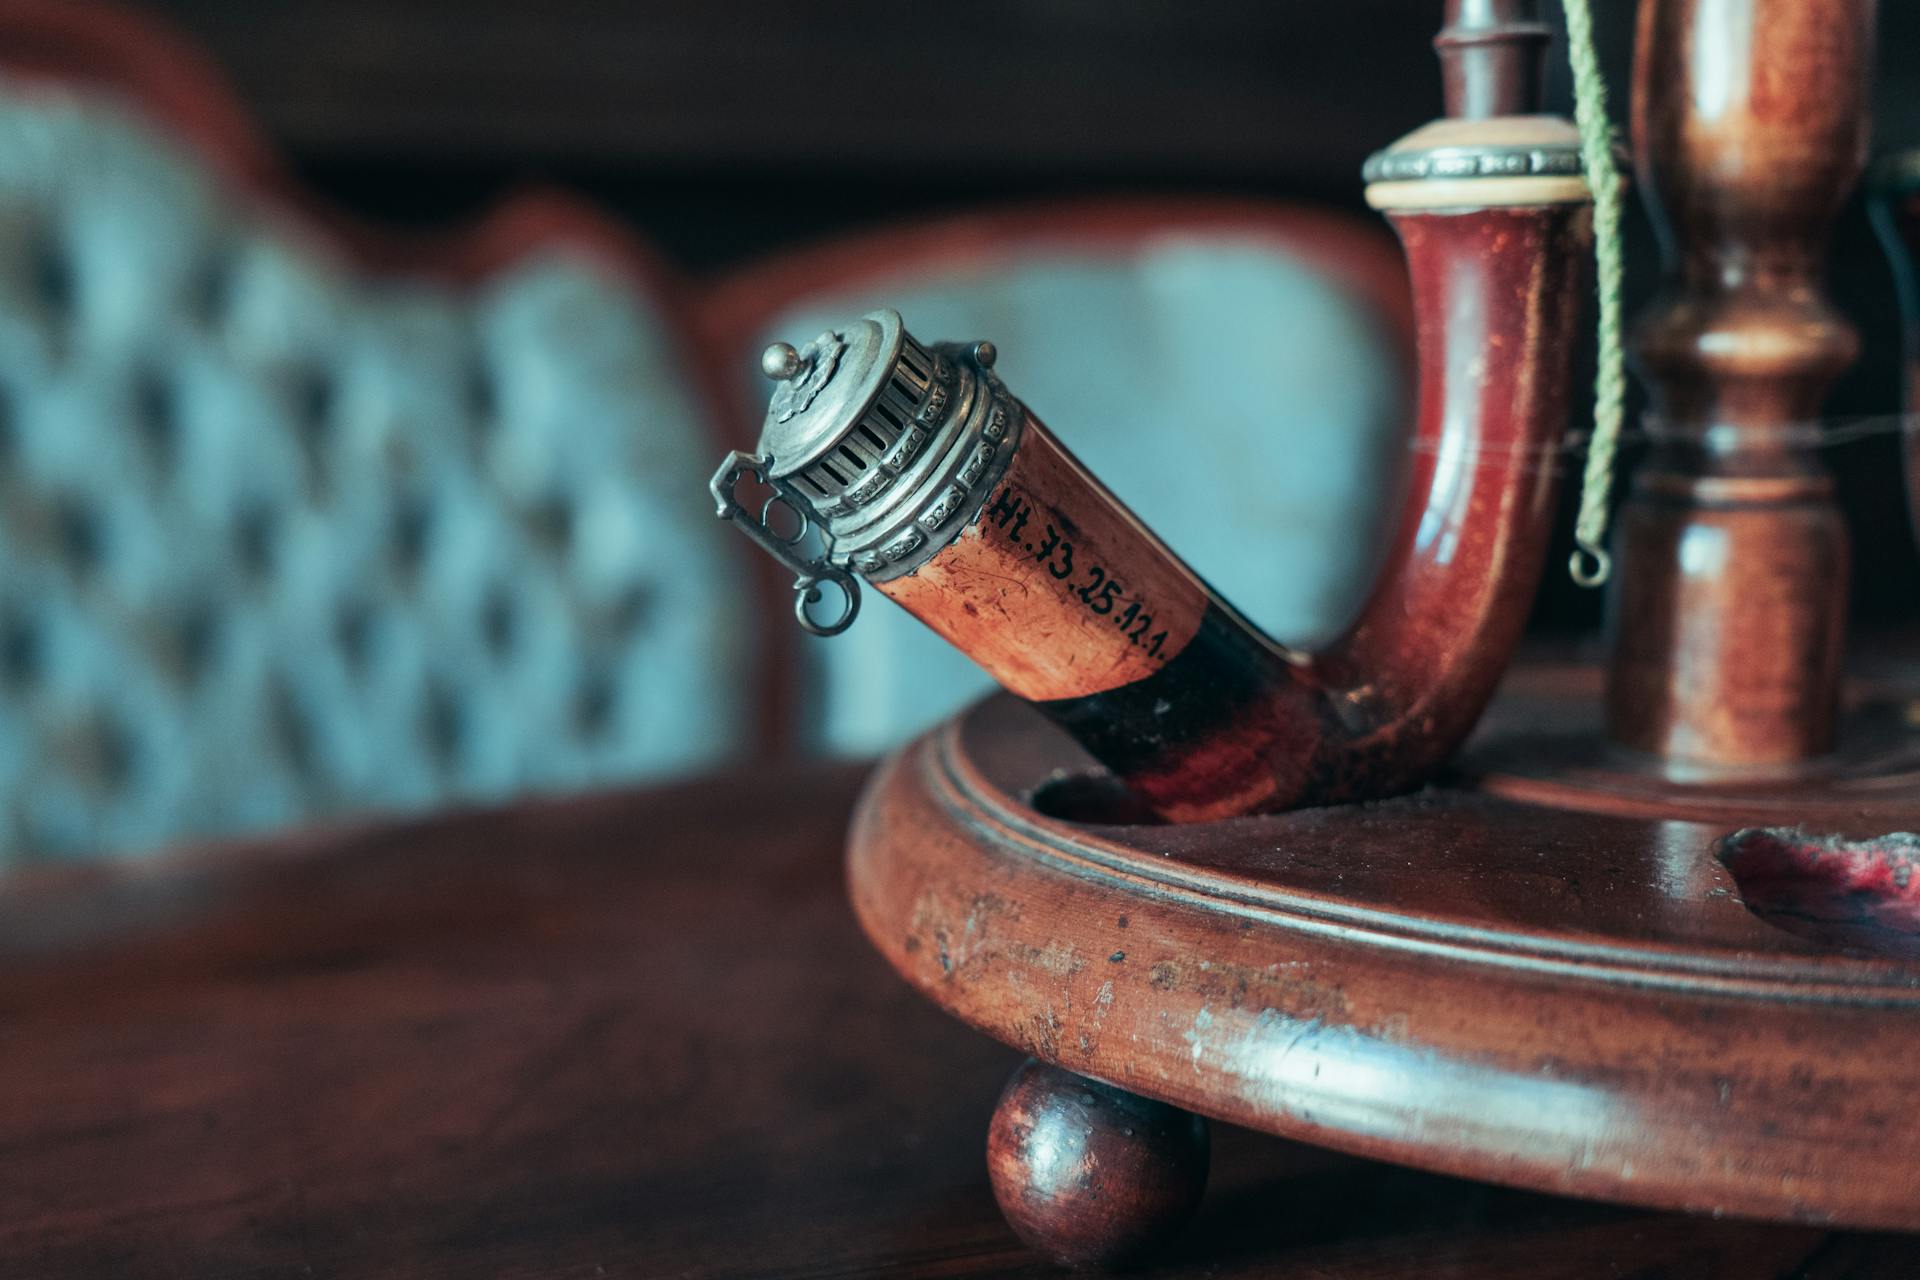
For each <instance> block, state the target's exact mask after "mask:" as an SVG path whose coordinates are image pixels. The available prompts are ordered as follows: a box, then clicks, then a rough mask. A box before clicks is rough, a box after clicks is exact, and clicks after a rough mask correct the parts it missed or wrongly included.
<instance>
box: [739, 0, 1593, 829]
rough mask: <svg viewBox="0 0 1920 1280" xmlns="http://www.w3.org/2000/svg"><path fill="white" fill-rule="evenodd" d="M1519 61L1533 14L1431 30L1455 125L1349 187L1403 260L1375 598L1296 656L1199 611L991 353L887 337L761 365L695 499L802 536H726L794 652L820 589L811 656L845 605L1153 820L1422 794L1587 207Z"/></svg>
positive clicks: (1537, 549)
mask: <svg viewBox="0 0 1920 1280" xmlns="http://www.w3.org/2000/svg"><path fill="white" fill-rule="evenodd" d="M1543 39H1544V28H1543V27H1541V25H1540V24H1539V22H1538V13H1537V4H1536V3H1535V0H1450V3H1449V5H1448V8H1447V28H1446V30H1445V31H1443V32H1442V34H1441V36H1440V38H1439V39H1438V40H1437V41H1436V43H1437V44H1438V46H1439V48H1440V51H1441V56H1442V62H1443V65H1444V66H1445V67H1446V71H1447V74H1446V79H1447V86H1448V89H1447V92H1448V101H1449V106H1450V109H1451V110H1452V111H1453V112H1454V116H1453V117H1452V118H1449V119H1444V120H1440V121H1437V122H1435V123H1434V124H1431V125H1429V126H1427V127H1426V128H1424V129H1420V130H1417V131H1415V132H1414V133H1413V134H1410V135H1409V136H1408V137H1406V138H1404V139H1402V140H1401V141H1400V142H1399V143H1396V144H1395V145H1394V146H1393V147H1391V148H1389V149H1388V150H1387V151H1385V152H1382V153H1381V154H1380V155H1378V156H1375V157H1374V158H1373V159H1372V160H1370V161H1369V162H1368V168H1367V173H1368V180H1369V186H1368V188H1367V197H1368V200H1369V201H1370V202H1371V203H1372V204H1374V206H1375V207H1376V208H1379V209H1381V210H1383V211H1384V212H1385V213H1386V214H1387V215H1388V217H1389V218H1390V219H1391V220H1392V222H1393V225H1394V227H1395V229H1396V231H1397V232H1398V233H1399V236H1400V239H1401V242H1402V244H1403V246H1404V247H1405V250H1406V257H1407V263H1408V267H1409V271H1410V274H1411V283H1412V293H1413V299H1414V308H1415V313H1416V319H1417V332H1418V343H1417V345H1418V355H1419V361H1420V403H1419V410H1418V421H1417V423H1416V425H1415V426H1414V428H1413V430H1412V432H1411V433H1410V439H1409V443H1410V450H1409V454H1408V457H1409V459H1410V470H1411V473H1412V474H1411V481H1410V483H1409V485H1408V488H1407V499H1406V501H1407V505H1406V507H1405V509H1404V511H1403V513H1402V515H1401V518H1400V520H1399V523H1398V526H1397V528H1396V530H1395V532H1394V533H1393V535H1392V538H1391V540H1390V543H1389V549H1388V554H1387V558H1386V563H1385V568H1384V569H1383V571H1382V573H1381V576H1380V578H1379V580H1378V582H1377V584H1376V586H1375V589H1374V591H1373V592H1372V594H1371V596H1370V598H1369V599H1368V601H1367V603H1366V605H1365V606H1364V608H1363V609H1362V610H1361V612H1360V615H1359V617H1358V618H1357V619H1356V620H1355V621H1354V623H1353V624H1352V625H1351V626H1350V627H1349V628H1348V630H1347V631H1346V632H1345V633H1344V634H1343V635H1342V636H1340V637H1339V638H1338V639H1337V640H1336V641H1334V642H1333V643H1332V644H1330V645H1328V646H1326V647H1324V648H1323V649H1322V650H1320V651H1318V652H1315V653H1305V652H1301V651H1298V650H1292V649H1288V648H1286V647H1284V646H1282V645H1280V644H1277V643H1275V642H1274V641H1273V640H1271V639H1269V638H1268V637H1266V636H1265V635H1263V634H1262V633H1261V632H1260V631H1259V630H1258V629H1257V628H1255V627H1253V626H1252V625H1251V624H1250V623H1248V622H1247V621H1246V619H1245V618H1243V617H1242V616H1241V615H1240V614H1239V613H1238V612H1237V611H1236V610H1235V609H1233V608H1232V606H1230V605H1229V604H1227V603H1226V602H1225V601H1223V600H1221V599H1220V598H1219V597H1218V596H1217V595H1216V594H1215V593H1214V592H1213V591H1211V590H1210V589H1209V588H1208V587H1207V586H1206V584H1205V583H1204V582H1202V581H1201V579H1200V578H1199V576H1198V575H1196V574H1195V573H1194V572H1193V570H1192V569H1190V568H1188V567H1187V565H1186V564H1184V563H1183V562H1182V561H1181V560H1180V559H1179V558H1178V557H1177V556H1176V555H1174V554H1173V552H1172V551H1170V550H1169V549H1168V548H1167V547H1166V545H1165V544H1164V543H1162V542H1161V541H1160V540H1159V539H1158V538H1157V537H1155V536H1154V535H1153V534H1152V533H1151V532H1150V531H1149V530H1148V529H1146V528H1145V527H1144V526H1143V525H1142V524H1141V523H1140V521H1139V520H1138V519H1137V518H1135V517H1134V515H1133V514H1132V513H1131V512H1129V511H1128V510H1127V509H1126V508H1125V507H1124V506H1123V505H1122V504H1121V503H1120V502H1119V501H1117V500H1116V499H1115V498H1114V497H1113V495H1112V494H1111V493H1109V492H1108V491H1107V489H1106V488H1105V487H1104V486H1103V485H1101V484H1100V482H1099V481H1098V480H1097V479H1095V478H1094V477H1093V476H1092V475H1090V474H1089V473H1088V472H1087V470H1086V469H1085V468H1084V467H1082V466H1081V465H1080V464H1079V463H1078V462H1077V461H1076V460H1075V459H1074V458H1073V457H1072V456H1071V455H1070V454H1069V453H1068V452H1067V450H1066V449H1065V448H1063V447H1062V446H1061V444H1060V443H1059V441H1058V440H1056V439H1055V438H1054V437H1053V435H1052V434H1051V433H1050V432H1048V431H1047V429H1046V428H1045V426H1043V425H1042V424H1041V423H1040V422H1039V421H1038V419H1036V418H1035V417H1034V416H1033V415H1032V414H1030V413H1029V412H1028V411H1027V410H1026V408H1025V406H1023V405H1021V404H1020V402H1019V401H1017V400H1015V399H1014V398H1013V397H1012V396H1011V395H1010V394H1009V393H1008V392H1007V389H1006V388H1005V387H1004V386H1002V385H1001V384H1000V382H999V381H998V379H997V378H996V377H995V376H994V375H993V374H992V371H991V368H992V364H993V358H992V356H993V353H992V349H991V347H990V346H988V345H986V344H976V345H974V346H972V347H961V346H944V347H942V346H934V347H928V346H923V345H922V344H920V343H918V342H916V341H914V340H913V339H912V337H911V335H908V334H906V332H905V330H904V329H903V328H902V326H901V324H900V319H899V317H898V316H897V315H894V314H893V313H891V312H877V313H874V314H873V315H870V316H868V317H866V319H865V320H863V321H861V322H860V323H859V324H858V325H854V326H850V327H849V328H848V329H847V330H846V331H844V332H840V331H836V332H830V333H826V334H823V335H821V336H820V337H819V338H816V339H815V340H814V341H813V342H812V343H810V344H808V346H807V347H806V348H805V350H798V349H795V348H793V347H789V346H786V345H785V344H776V345H775V346H774V347H772V348H769V350H768V352H767V353H766V356H765V357H764V358H763V361H762V367H763V369H764V370H765V371H766V372H767V373H768V375H769V376H770V377H772V378H774V379H775V380H776V381H777V382H778V383H779V384H780V386H779V388H778V389H777V390H776V392H775V394H774V403H773V407H772V409H771V410H770V411H769V417H768V422H767V427H766V429H765V432H764V434H763V435H762V438H761V450H760V453H759V455H758V456H749V455H734V456H733V457H732V458H730V459H729V461H728V463H727V464H726V465H723V467H722V469H721V472H720V474H719V475H717V476H716V477H715V480H714V486H713V488H714V494H715V496H716V498H717V499H718V500H719V507H720V511H721V514H722V515H724V516H728V517H729V518H735V519H742V518H743V517H744V515H745V507H744V506H743V504H741V503H740V501H739V500H738V499H737V497H736V496H735V493H734V483H735V481H736V480H737V479H738V477H739V476H740V475H741V474H742V473H743V472H747V471H752V472H755V473H757V474H760V475H762V477H763V478H765V479H766V480H767V482H768V483H769V484H772V485H773V486H774V487H775V489H776V491H777V498H776V500H777V501H785V502H786V503H787V504H788V505H790V506H793V507H795V508H796V510H797V511H798V512H799V513H800V514H801V515H802V516H803V518H802V519H801V520H800V521H799V522H798V523H799V525H800V527H801V529H802V530H803V531H804V529H805V528H806V527H808V525H809V524H810V523H817V524H818V525H819V526H821V527H824V528H825V529H826V530H827V532H828V535H829V541H830V543H831V548H832V549H830V550H829V551H828V552H827V554H826V558H824V559H819V560H809V559H807V558H805V557H804V556H801V555H799V554H798V553H797V552H796V551H795V550H794V548H795V547H796V546H797V545H798V539H799V537H800V535H795V536H794V538H793V539H788V538H785V537H782V536H777V535H775V534H773V533H772V532H771V530H770V528H769V526H768V524H767V522H766V518H765V513H764V512H763V514H762V518H761V519H760V520H758V521H754V520H751V519H744V520H743V523H744V524H745V526H746V528H747V531H748V532H749V533H751V534H753V536H755V537H756V538H757V539H758V540H759V541H761V542H762V544H763V545H765V546H767V547H768V549H769V550H771V551H773V552H774V554H775V555H777V556H780V557H781V558H782V559H783V560H785V561H786V562H787V563H788V564H789V565H790V566H791V567H793V568H794V569H795V571H796V572H797V573H798V574H799V575H800V576H799V579H798V582H797V584H796V585H797V587H798V588H799V589H800V593H801V594H800V600H801V611H802V620H803V622H804V621H806V620H807V616H808V615H807V614H806V610H805V606H806V602H807V601H809V600H811V599H814V598H816V594H817V592H816V589H817V586H818V584H820V583H822V582H826V581H833V582H835V583H838V584H839V585H841V586H842V588H843V590H844V591H845V594H846V600H847V607H846V609H845V610H844V611H843V613H842V614H841V615H840V617H839V619H838V621H836V622H835V623H833V624H832V625H831V626H821V627H817V628H816V629H817V630H823V631H831V630H835V629H838V628H839V627H841V626H844V625H846V624H848V623H850V622H851V620H852V618H853V616H854V613H855V612H856V610H857V603H858V588H857V586H856V585H854V584H852V582H851V575H853V574H858V575H860V576H861V577H862V578H863V579H865V580H866V581H867V582H868V583H870V584H871V585H872V586H873V587H874V588H876V589H877V590H879V591H880V592H882V593H883V594H885V595H887V596H889V597H890V598H892V599H893V600H894V601H895V602H896V603H898V604H900V605H901V606H903V607H904V608H906V609H907V610H908V611H909V612H911V613H913V614H914V615H915V616H916V617H918V618H919V619H920V620H921V621H923V622H925V623H926V624H927V625H928V626H929V627H931V628H933V629H934V630H935V631H937V632H939V633H940V634H941V635H943V636H945V637H946V638H947V639H948V640H950V641H952V642H953V644H954V645H955V646H957V647H958V648H959V649H960V650H961V651H962V652H964V653H966V654H967V655H968V656H970V657H971V658H973V659H974V661H976V662H978V663H979V664H980V665H981V666H982V667H984V668H985V669H986V670H987V671H988V672H989V673H990V674H991V675H993V676H994V677H995V678H996V679H997V680H999V682H1000V683H1001V684H1002V685H1003V686H1004V687H1006V688H1007V689H1009V690H1011V691H1012V692H1013V693H1015V694H1017V695H1019V696H1020V697H1022V698H1025V699H1026V700H1028V701H1029V702H1031V703H1032V704H1034V705H1035V706H1037V707H1039V708H1040V709H1041V710H1042V711H1043V712H1045V713H1046V714H1047V715H1049V716H1050V717H1052V718H1053V719H1054V720H1055V721H1056V722H1057V723H1059V724H1060V725H1062V726H1063V727H1064V728H1066V729H1067V731H1068V732H1070V733H1071V734H1073V735H1074V736H1075V737H1076V738H1077V739H1078V740H1079V741H1080V742H1081V743H1082V744H1084V745H1085V746H1086V747H1087V749H1088V750H1089V751H1090V752H1091V753H1092V754H1093V756H1094V757H1095V758H1096V759H1098V760H1100V761H1101V762H1102V763H1103V764H1105V765H1106V766H1107V767H1108V768H1110V769H1111V770H1112V771H1113V772H1114V774H1115V775H1117V776H1118V777H1119V779H1120V780H1121V781H1123V782H1124V783H1125V784H1126V785H1127V786H1128V788H1129V789H1130V790H1131V791H1132V792H1133V793H1134V794H1135V795H1136V796H1137V797H1138V798H1140V799H1141V800H1142V801H1144V802H1145V804H1146V805H1147V806H1148V807H1149V808H1151V809H1152V810H1153V811H1154V812H1155V813H1157V814H1158V815H1160V816H1162V817H1165V818H1168V819H1173V820H1178V821H1195V820H1202V819H1210V818H1222V817H1229V816H1233V815H1236V814H1246V813H1255V812H1263V811H1273V810H1279V809H1286V808H1290V807H1294V806H1300V805H1314V804H1327V803H1332V802H1337V801H1348V800H1364V799H1371V798H1375V797H1380V796H1386V795H1391V794H1393V793H1395V792H1399V791H1404V790H1406V789H1409V788H1411V787H1414V786H1418V785H1420V784H1421V783H1422V782H1424V781H1425V780H1426V779H1427V778H1429V777H1430V776H1431V775H1432V774H1433V773H1434V772H1435V771H1436V770H1437V769H1438V768H1439V767H1440V766H1441V765H1442V764H1443V763H1444V762H1445V760H1446V759H1447V758H1448V757H1449V756H1450V755H1451V754H1452V753H1453V751H1454V749H1455V748H1456V747H1457V746H1458V745H1459V744H1460V742H1461V740H1462V739H1463V738H1465V736H1466V734H1467V733H1468V731H1469V730H1470V729H1471V728H1472V727H1473V725H1474V723H1475V721H1476V720H1477V719H1478V718H1479V716H1480V713H1481V712H1482V710H1484V708H1485V706H1486V704H1487V702H1488V700H1489V698H1490V697H1491V696H1492V693H1493V689H1494V686H1495V684H1496V683H1497V682H1498V680H1499V678H1500V676H1501V674H1502V673H1503V672H1504V671H1505V670H1506V667H1507V664H1508V662H1509V660H1510V659H1511V658H1512V655H1513V650H1514V648H1515V645H1516V644H1517V642H1518V639H1519V636H1520V632H1521V628H1522V626H1523V624H1524V622H1525V619H1526V615H1527V612H1528V608H1529V606H1530V604H1531V601H1532V598H1533V594H1534V591H1535V589H1536V587H1537V585H1538V582H1539V576H1540V569H1541V565H1542V560H1543V557H1544V553H1545V551H1546V547H1547V543H1548V539H1549V535H1550V532H1551V529H1550V524H1551V516H1552V504H1553V496H1554V492H1555V478H1556V474H1557V471H1558V467H1557V466H1556V465H1555V464H1556V461H1557V459H1556V457H1555V456H1554V455H1555V454H1556V452H1557V450H1558V446H1559V444H1560V441H1561V436H1562V433H1563V432H1564V430H1565V428H1566V424H1567V392H1568V383H1569V373H1570V365H1571V356H1572V351H1573V346H1574V343H1575V342H1576V341H1577V334H1578V331H1579V326H1578V323H1577V321H1578V318H1579V313H1580V307H1581V299H1582V296H1583V293H1582V288H1581V281H1582V279H1583V276H1584V267H1585V262H1586V254H1587V250H1588V246H1589V240H1590V236H1591V204H1590V197H1589V193H1588V191H1587V187H1586V183H1585V180H1584V178H1583V177H1582V176H1581V173H1582V170H1581V155H1580V148H1579V144H1578V136H1577V134H1576V133H1575V131H1574V129H1573V127H1572V126H1571V125H1570V124H1568V123H1567V122H1566V121H1563V120H1558V119H1554V118H1551V117H1546V116H1539V115H1532V114H1526V113H1525V111H1526V110H1532V109H1537V106H1538V102H1537V98H1538V92H1539V61H1540V58H1539V54H1540V43H1541V41H1542V40H1543ZM1496 112H1505V113H1506V114H1492V113H1496ZM1169 425H1170V429H1174V430H1178V424H1169ZM1385 479H1386V478H1385V477H1383V481H1384V480H1385ZM1259 550H1260V549H1259V548H1257V547H1249V548H1247V554H1249V555H1257V554H1259Z"/></svg>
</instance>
